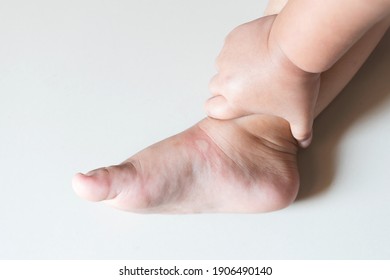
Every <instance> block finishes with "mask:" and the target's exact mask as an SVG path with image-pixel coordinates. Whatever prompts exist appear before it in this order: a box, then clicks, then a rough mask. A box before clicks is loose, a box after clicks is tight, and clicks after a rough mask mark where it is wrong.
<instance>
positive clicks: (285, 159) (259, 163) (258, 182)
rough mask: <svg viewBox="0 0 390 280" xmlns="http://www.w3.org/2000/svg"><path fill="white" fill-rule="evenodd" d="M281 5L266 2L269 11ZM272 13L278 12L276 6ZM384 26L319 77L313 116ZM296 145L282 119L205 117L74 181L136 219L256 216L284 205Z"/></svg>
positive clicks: (293, 182) (294, 175)
mask: <svg viewBox="0 0 390 280" xmlns="http://www.w3.org/2000/svg"><path fill="white" fill-rule="evenodd" d="M282 2H284V1H271V3H270V5H269V7H268V10H267V11H268V13H272V14H273V13H275V12H276V13H277V12H279V11H280V9H281V7H283V5H282V4H281V3H282ZM278 7H279V8H278ZM388 26H389V20H388V19H383V20H382V21H380V22H378V23H377V24H375V25H374V26H373V27H372V28H371V29H370V30H368V31H367V32H366V33H365V34H364V35H363V36H362V37H361V38H360V39H359V40H358V41H357V42H355V44H354V45H353V46H352V47H350V48H349V50H348V51H347V52H346V53H345V54H344V55H343V56H342V57H341V59H339V60H338V61H337V62H336V63H335V64H334V65H333V66H332V67H331V68H330V69H329V70H327V71H326V72H325V73H323V74H322V77H321V85H320V88H319V93H318V99H317V101H316V103H315V108H314V115H315V116H317V115H318V114H319V113H320V112H321V111H323V110H324V109H325V108H326V106H327V105H328V104H329V103H330V102H331V101H332V100H333V98H334V97H335V96H336V95H337V94H338V93H339V92H340V91H341V89H342V88H343V87H344V86H345V85H346V84H347V83H348V81H349V80H350V79H351V78H352V76H353V75H354V74H355V73H356V71H357V70H358V69H359V68H360V66H361V65H362V64H363V62H364V61H365V59H366V58H367V57H368V55H369V54H370V53H371V52H372V50H373V49H374V47H375V46H376V44H377V43H378V42H379V40H380V38H381V37H382V36H383V34H384V33H385V31H386V30H387V28H388ZM297 152H298V144H297V141H296V140H295V139H294V137H293V135H292V133H291V129H290V124H289V122H288V121H286V120H285V119H284V118H281V117H278V116H274V115H267V114H252V115H248V116H245V117H240V118H236V119H230V120H216V119H212V118H206V119H203V120H201V121H200V122H199V123H198V124H196V125H194V126H193V127H191V128H189V129H188V130H186V131H184V132H182V133H180V134H178V135H175V136H172V137H170V138H167V139H165V140H163V141H161V142H159V143H157V144H154V145H152V146H150V147H148V148H146V149H145V150H143V151H141V152H139V153H138V154H136V155H134V156H132V157H130V158H129V159H128V160H126V161H124V162H123V163H121V164H119V165H115V166H110V167H104V168H99V169H96V170H93V171H91V172H89V173H87V174H85V175H84V174H81V173H78V174H76V175H75V176H74V178H73V188H74V190H75V192H76V193H77V194H78V195H79V196H81V197H82V198H85V199H87V200H90V201H104V202H106V203H108V204H110V205H111V206H113V207H116V208H119V209H122V210H126V211H131V212H138V213H199V212H235V213H259V212H267V211H274V210H278V209H281V208H284V207H286V206H288V205H289V204H291V203H292V202H293V201H294V199H295V197H296V194H297V192H298V187H299V174H298V171H297V160H296V155H297Z"/></svg>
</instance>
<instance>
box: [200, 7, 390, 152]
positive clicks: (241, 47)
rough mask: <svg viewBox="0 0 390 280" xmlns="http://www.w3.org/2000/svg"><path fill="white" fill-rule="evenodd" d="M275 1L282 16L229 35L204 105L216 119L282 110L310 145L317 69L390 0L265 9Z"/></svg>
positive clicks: (378, 17)
mask: <svg viewBox="0 0 390 280" xmlns="http://www.w3.org/2000/svg"><path fill="white" fill-rule="evenodd" d="M282 5H284V8H283V9H281V7H282ZM277 8H278V9H279V10H280V13H279V14H278V15H277V16H275V15H274V16H270V17H265V18H260V19H258V20H254V21H252V22H248V23H246V24H243V25H241V26H239V27H237V28H235V29H234V30H233V31H232V32H231V33H230V34H229V35H228V36H227V38H226V40H225V44H224V47H223V48H222V51H221V53H220V55H219V56H218V58H217V61H216V66H217V71H218V73H217V75H215V77H214V78H213V79H212V80H211V82H210V91H211V93H212V94H213V97H212V98H210V99H209V100H208V101H207V103H206V111H207V114H208V115H209V116H211V117H213V118H218V119H231V118H237V117H240V116H244V115H250V114H270V115H275V116H278V117H281V118H284V119H286V120H287V121H288V122H289V123H290V125H291V131H292V134H293V136H294V137H295V138H296V139H297V141H298V143H299V144H300V146H302V147H307V146H308V145H309V144H310V142H311V138H312V124H313V120H314V117H315V106H316V101H317V97H318V91H319V88H320V84H321V75H320V74H321V73H323V72H325V71H326V70H328V69H330V68H331V67H332V66H333V65H334V64H335V63H336V62H337V61H338V60H339V59H340V58H341V57H342V56H343V55H344V54H345V53H346V52H347V51H348V50H349V49H350V48H351V47H352V46H354V45H355V43H356V42H357V41H358V40H359V39H360V38H362V37H363V36H364V35H365V34H366V33H367V31H368V30H370V29H372V27H373V26H374V25H376V24H377V23H379V22H381V21H383V20H385V19H386V17H388V16H389V13H390V1H389V0H374V1H367V0H343V1H339V0H329V1H318V0H291V1H288V2H287V1H281V3H279V4H275V5H273V4H271V5H270V7H269V9H268V12H271V14H272V13H274V12H275V13H276V12H277V11H275V9H277ZM271 9H273V11H272V10H271Z"/></svg>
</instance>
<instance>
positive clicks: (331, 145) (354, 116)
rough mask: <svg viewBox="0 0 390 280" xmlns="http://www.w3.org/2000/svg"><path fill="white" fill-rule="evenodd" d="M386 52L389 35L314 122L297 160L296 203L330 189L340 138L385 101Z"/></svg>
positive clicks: (389, 55)
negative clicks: (308, 141) (311, 134)
mask: <svg viewBox="0 0 390 280" xmlns="http://www.w3.org/2000/svg"><path fill="white" fill-rule="evenodd" d="M389 49H390V31H388V32H387V33H386V34H385V36H384V38H383V39H382V41H381V42H380V43H379V45H378V46H377V48H376V49H375V51H374V52H373V53H372V55H371V56H370V57H369V58H368V60H367V61H366V63H365V64H364V65H363V67H362V68H361V69H360V70H359V72H358V73H357V74H356V76H355V77H354V78H353V79H352V81H351V82H350V83H349V84H348V85H347V86H346V87H345V88H344V90H343V92H342V93H341V94H340V95H339V96H338V97H337V98H336V99H335V100H334V101H333V102H332V103H331V104H330V106H329V107H328V108H327V109H326V110H325V111H324V112H323V113H322V114H321V115H320V116H319V117H318V118H317V119H316V121H315V124H314V140H313V143H312V145H311V146H310V148H308V149H306V150H301V151H300V153H299V156H298V159H299V161H298V162H299V170H300V175H301V187H300V192H299V194H298V198H297V200H298V201H299V200H305V199H310V198H312V197H313V196H318V195H321V194H322V193H324V192H326V191H327V190H328V189H329V188H331V186H332V182H333V180H334V177H335V176H336V174H337V172H338V171H337V157H338V151H339V144H340V142H341V141H342V139H343V136H344V135H345V133H346V132H347V131H348V130H349V129H350V128H351V127H352V126H354V125H356V124H358V123H359V120H361V119H363V118H364V117H365V116H366V115H369V114H370V113H372V112H373V111H375V110H376V109H377V108H378V106H380V105H381V104H383V103H385V101H386V100H388V99H389V97H390V52H389ZM389 110H390V108H389ZM367 145H368V146H367V147H369V145H370V143H367ZM383 148H384V149H387V148H388V147H383ZM362 160H364V159H362ZM368 168H369V166H368Z"/></svg>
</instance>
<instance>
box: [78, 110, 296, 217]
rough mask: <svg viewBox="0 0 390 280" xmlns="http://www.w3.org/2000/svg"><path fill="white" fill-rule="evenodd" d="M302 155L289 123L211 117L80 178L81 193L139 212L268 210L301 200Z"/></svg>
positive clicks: (275, 119) (273, 119)
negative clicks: (299, 160)
mask: <svg viewBox="0 0 390 280" xmlns="http://www.w3.org/2000/svg"><path fill="white" fill-rule="evenodd" d="M296 154H297V143H296V141H295V140H294V138H293V136H292V134H291V131H290V126H289V124H288V122H287V121H285V120H284V119H282V118H279V117H274V116H268V115H251V116H246V117H242V118H239V119H234V120H226V121H222V120H216V119H212V118H206V119H204V120H202V121H201V122H199V123H198V124H196V125H195V126H193V127H191V128H189V129H188V130H185V131H184V132H182V133H180V134H177V135H175V136H172V137H170V138H167V139H165V140H163V141H161V142H159V143H156V144H154V145H152V146H150V147H148V148H146V149H145V150H143V151H141V152H139V153H138V154H136V155H134V156H133V157H131V158H129V159H128V160H126V161H124V162H123V163H121V164H119V165H115V166H111V167H104V168H99V169H96V170H93V171H91V172H89V173H87V174H85V175H84V174H81V173H79V174H76V175H75V176H74V178H73V188H74V190H75V192H76V193H77V194H78V195H79V196H81V197H82V198H85V199H87V200H91V201H105V202H106V203H108V204H110V205H112V206H114V207H116V208H119V209H122V210H126V211H131V212H139V213H198V212H236V213H238V212H244V213H257V212H267V211H273V210H278V209H281V208H284V207H286V206H288V205H289V204H291V203H292V202H293V201H294V199H295V197H296V194H297V191H298V185H299V176H298V171H297V161H296Z"/></svg>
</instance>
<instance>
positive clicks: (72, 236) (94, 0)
mask: <svg viewBox="0 0 390 280" xmlns="http://www.w3.org/2000/svg"><path fill="white" fill-rule="evenodd" d="M265 4H266V2H265V1H258V0H250V1H249V0H248V1H234V0H228V1H227V0H213V1H206V0H202V1H199V0H187V1H180V0H162V1H151V0H129V1H125V0H115V1H109V0H70V1H49V0H46V1H44V0H37V1H27V0H19V1H18V0H12V1H11V0H0V258H1V259H215V258H216V259H324V258H326V259H344V258H348V259H386V258H387V259H388V258H390V238H389V236H390V219H389V214H390V203H389V202H390V171H389V166H390V164H389V162H390V148H389V142H390V125H389V121H390V97H389V93H390V81H389V77H390V53H389V51H388V50H389V47H390V36H389V35H390V34H388V35H387V37H386V38H385V40H384V42H382V44H381V45H380V46H379V47H378V49H377V50H376V52H375V53H374V55H373V56H372V57H371V58H370V59H369V61H368V63H367V64H366V65H365V66H364V67H363V69H362V70H361V71H360V72H359V73H358V75H357V77H356V78H355V79H354V80H353V81H352V83H351V84H350V85H349V86H348V87H347V88H346V89H345V90H344V92H343V93H342V95H341V96H340V97H339V98H338V99H337V100H336V101H335V102H334V103H333V104H332V106H331V107H329V108H328V109H327V110H326V111H325V112H324V113H323V114H322V115H321V116H320V117H319V118H318V119H317V122H316V125H315V140H314V143H313V145H312V146H311V148H309V149H308V150H306V151H304V152H301V154H300V156H299V160H300V170H301V175H302V186H301V192H300V195H299V198H298V201H297V202H296V203H295V204H293V205H292V206H291V207H289V208H287V209H285V210H282V211H279V212H275V213H270V214H259V215H232V214H229V215H226V214H210V215H209V214H204V215H184V216H180V215H178V216H177V215H173V216H169V215H137V214H130V213H126V212H121V211H118V210H114V209H111V208H109V207H106V206H105V205H103V204H96V203H91V202H86V201H83V200H81V199H79V198H78V197H77V196H76V195H75V194H74V193H73V191H72V188H71V178H72V175H73V174H74V173H76V172H78V171H88V170H89V169H93V168H96V167H99V166H104V165H110V164H116V163H118V162H121V161H123V160H124V159H126V158H127V157H129V156H130V155H132V154H134V153H135V152H137V151H138V150H140V149H141V148H144V147H145V146H147V145H149V144H152V143H154V142H156V141H158V140H161V139H163V138H165V137H167V136H170V135H172V134H174V133H177V132H179V131H181V130H183V129H185V128H187V127H189V126H191V125H192V124H193V123H195V122H197V121H198V120H200V119H201V118H203V117H204V112H203V109H202V104H203V101H204V100H205V99H206V98H207V96H208V94H209V93H208V90H207V84H208V81H209V79H210V77H211V76H212V75H213V74H214V66H213V64H214V58H215V57H216V55H217V54H218V51H219V49H220V48H221V46H222V42H223V38H224V36H225V35H226V34H227V33H228V31H229V30H231V29H232V28H233V27H235V26H236V25H238V24H240V23H243V22H246V21H249V20H252V19H254V18H256V17H259V16H261V14H262V12H263V10H264V7H265Z"/></svg>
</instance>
